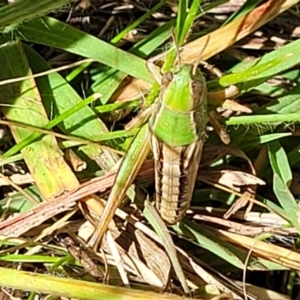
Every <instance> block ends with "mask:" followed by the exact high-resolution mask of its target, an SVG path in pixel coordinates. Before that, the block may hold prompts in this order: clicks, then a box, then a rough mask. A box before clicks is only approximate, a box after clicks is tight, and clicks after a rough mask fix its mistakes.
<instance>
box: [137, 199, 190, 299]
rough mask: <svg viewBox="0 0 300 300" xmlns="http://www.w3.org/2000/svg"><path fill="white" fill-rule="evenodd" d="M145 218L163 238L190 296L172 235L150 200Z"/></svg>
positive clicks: (184, 287)
mask: <svg viewBox="0 0 300 300" xmlns="http://www.w3.org/2000/svg"><path fill="white" fill-rule="evenodd" d="M143 213H144V216H145V217H146V219H147V220H148V222H149V223H150V224H151V226H152V227H153V228H154V230H155V232H156V233H157V235H158V236H159V237H160V238H161V240H162V242H163V246H164V248H165V249H166V252H167V253H168V256H169V258H170V260H171V262H172V266H173V268H174V270H175V272H176V275H177V277H178V279H179V281H180V283H181V285H182V287H183V289H184V292H185V294H189V293H190V290H189V288H188V286H187V283H186V278H185V276H184V273H183V270H182V268H181V265H180V262H179V260H178V257H177V253H176V249H175V245H174V243H173V240H172V238H171V236H170V233H169V231H168V228H167V226H166V224H165V223H164V222H163V220H162V219H161V217H160V215H159V214H158V212H157V211H156V210H155V208H154V207H153V206H152V204H151V203H150V202H149V200H146V203H145V209H144V212H143Z"/></svg>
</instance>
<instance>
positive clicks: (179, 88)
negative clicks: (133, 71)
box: [149, 64, 208, 224]
mask: <svg viewBox="0 0 300 300" xmlns="http://www.w3.org/2000/svg"><path fill="white" fill-rule="evenodd" d="M154 105H155V109H154V112H153V114H152V116H151V118H150V120H149V133H150V145H151V149H152V152H153V156H154V163H155V189H156V199H155V204H156V208H157V210H158V211H159V213H160V215H161V217H162V219H163V220H164V221H166V222H167V223H169V224H175V223H177V222H179V221H181V220H182V218H183V217H184V216H185V214H186V211H187V210H188V208H189V206H190V202H191V198H192V193H193V190H194V185H195V181H196V176H197V172H198V166H199V164H200V160H201V155H202V149H203V145H204V140H205V136H206V134H205V129H206V124H207V121H208V112H207V88H206V81H205V78H204V76H203V75H202V74H201V73H200V72H198V70H197V68H195V67H194V66H192V65H187V64H186V65H183V66H181V67H179V68H178V69H177V70H175V71H174V72H168V73H166V74H164V75H163V77H162V82H161V92H160V96H159V98H158V101H157V102H156V103H155V104H154Z"/></svg>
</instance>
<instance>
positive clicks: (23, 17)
mask: <svg viewBox="0 0 300 300" xmlns="http://www.w3.org/2000/svg"><path fill="white" fill-rule="evenodd" d="M71 2H74V0H56V1H52V0H37V1H32V0H19V1H15V2H13V3H11V4H9V5H5V6H3V7H1V8H0V28H1V27H4V26H7V25H11V24H19V23H21V22H24V21H28V20H30V19H34V18H36V17H40V16H43V15H46V14H47V13H49V12H52V11H54V10H57V9H59V8H61V7H62V6H64V5H66V4H68V3H71ZM12 28H13V27H11V28H6V29H5V31H9V30H11V29H12Z"/></svg>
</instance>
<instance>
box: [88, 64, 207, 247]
mask: <svg viewBox="0 0 300 300" xmlns="http://www.w3.org/2000/svg"><path fill="white" fill-rule="evenodd" d="M161 81H162V82H161V89H160V95H159V97H158V100H157V101H156V102H155V103H154V112H153V114H152V117H151V118H150V120H149V123H148V124H149V125H148V127H146V126H145V125H143V126H142V127H141V130H140V132H139V133H138V134H137V136H136V139H134V141H133V143H132V144H131V146H130V147H129V149H128V151H127V154H126V157H125V158H124V160H123V162H122V163H121V166H120V168H119V172H118V176H117V178H116V180H115V184H114V186H113V188H112V191H111V193H110V196H109V199H108V201H107V205H106V206H105V208H104V211H103V213H102V215H101V217H100V220H99V223H98V225H97V227H96V230H95V232H94V234H93V235H92V237H91V239H90V241H89V243H88V245H89V246H91V247H94V248H95V247H96V246H97V244H98V243H99V241H100V240H101V239H102V236H103V234H104V233H105V232H106V230H107V228H108V223H109V221H110V220H111V219H112V217H113V215H114V213H115V210H116V209H117V208H118V206H119V205H120V203H121V201H122V199H123V195H124V194H125V191H126V190H127V188H128V187H129V186H130V184H131V183H132V182H133V180H134V178H135V175H136V174H137V172H138V170H139V168H140V167H141V165H142V162H143V160H144V159H145V158H146V156H147V155H148V152H149V150H150V149H149V142H150V144H151V148H152V151H153V153H154V161H155V185H156V207H157V209H158V211H159V213H160V214H161V216H162V218H163V219H164V220H165V221H166V222H167V223H169V224H174V223H176V222H179V221H180V220H181V219H182V218H183V217H184V215H185V213H186V211H187V209H188V208H189V205H190V201H191V197H192V192H193V188H194V185H195V181H196V175H197V171H198V166H199V163H200V159H201V154H202V149H203V144H204V140H205V128H206V124H207V121H208V114H207V88H206V81H205V79H204V77H203V75H202V74H201V73H200V72H198V71H197V68H196V67H194V66H192V65H188V64H186V65H183V66H181V67H179V68H178V69H177V70H175V71H174V72H168V73H166V74H164V75H163V77H162V80H161ZM151 111H153V109H152V110H151ZM149 137H150V138H149ZM135 141H137V143H135ZM133 161H135V162H136V163H135V164H134V165H132V162H133ZM128 169H131V172H130V173H129V174H128ZM125 173H127V174H128V175H127V176H124V174H125Z"/></svg>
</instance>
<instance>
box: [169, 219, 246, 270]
mask: <svg viewBox="0 0 300 300" xmlns="http://www.w3.org/2000/svg"><path fill="white" fill-rule="evenodd" d="M173 228H174V230H176V231H177V232H178V233H181V234H183V235H184V236H186V237H188V238H191V239H192V240H194V241H195V242H196V243H197V244H199V245H200V246H201V247H202V248H204V249H206V250H208V251H210V252H212V253H214V254H215V255H217V256H219V257H220V258H222V259H224V260H225V261H227V262H228V263H230V264H232V265H234V266H236V267H237V268H239V269H243V268H244V264H243V262H242V261H241V260H240V259H239V258H238V257H237V256H236V255H235V254H234V253H233V252H231V251H230V250H229V248H228V247H227V248H226V243H224V242H222V241H221V240H219V239H218V238H217V237H215V236H214V235H213V233H209V232H208V231H207V230H204V229H203V228H201V227H200V226H198V225H197V224H196V223H194V222H191V221H189V220H186V219H185V220H184V222H183V223H182V224H181V225H180V226H177V225H176V226H173Z"/></svg>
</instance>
